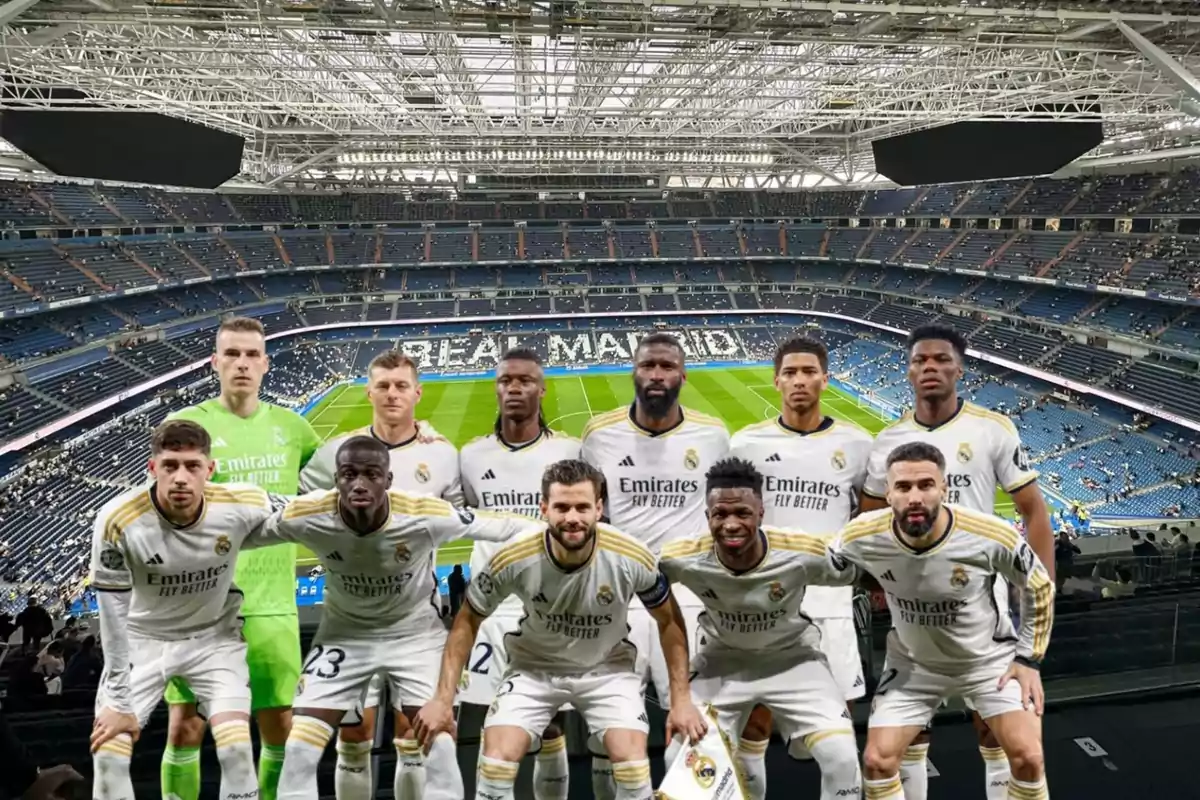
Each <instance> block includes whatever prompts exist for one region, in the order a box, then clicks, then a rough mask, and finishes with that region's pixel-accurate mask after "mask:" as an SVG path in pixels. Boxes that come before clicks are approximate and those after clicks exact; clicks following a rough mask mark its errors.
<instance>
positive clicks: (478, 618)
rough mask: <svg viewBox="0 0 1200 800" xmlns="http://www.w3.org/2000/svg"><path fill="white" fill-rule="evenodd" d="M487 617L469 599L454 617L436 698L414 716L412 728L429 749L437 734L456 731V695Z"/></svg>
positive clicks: (439, 676)
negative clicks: (476, 639)
mask: <svg viewBox="0 0 1200 800" xmlns="http://www.w3.org/2000/svg"><path fill="white" fill-rule="evenodd" d="M484 619H486V616H485V615H484V614H480V613H479V612H477V611H476V610H475V609H474V608H473V607H472V606H471V601H470V600H468V601H467V602H465V603H463V606H462V608H461V609H460V610H459V612H458V616H456V617H455V618H454V624H453V625H452V626H451V627H450V635H449V636H448V637H446V648H445V649H444V650H443V651H442V666H441V671H440V673H439V675H438V685H437V689H436V690H435V691H434V694H433V699H432V700H430V701H429V702H428V703H426V704H425V705H424V706H422V707H421V710H420V711H418V712H417V714H416V716H415V717H414V718H413V730H414V732H415V733H416V735H417V741H419V742H420V743H421V746H422V747H423V748H425V752H426V753H428V752H429V748H430V747H431V746H432V745H433V740H434V739H435V738H437V736H438V734H440V733H449V734H450V735H451V736H456V735H457V732H456V730H455V726H454V695H455V693H456V692H457V691H458V683H459V679H460V678H461V676H462V672H463V668H464V667H465V666H466V664H467V658H468V657H469V656H470V654H471V647H472V646H473V645H474V644H475V637H476V636H477V635H478V633H479V626H480V625H481V624H483V620H484Z"/></svg>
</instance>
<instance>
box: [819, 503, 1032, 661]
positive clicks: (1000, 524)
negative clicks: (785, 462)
mask: <svg viewBox="0 0 1200 800" xmlns="http://www.w3.org/2000/svg"><path fill="white" fill-rule="evenodd" d="M946 508H947V509H948V510H949V511H950V514H951V524H950V527H949V529H948V530H947V532H946V535H945V536H944V537H943V538H942V539H941V540H940V541H939V542H937V543H936V544H934V545H932V546H930V547H928V548H925V549H924V550H921V551H915V550H913V549H912V548H911V547H909V546H908V545H907V544H906V543H905V542H903V541H901V539H900V537H899V536H898V535H897V534H896V532H895V530H894V518H893V515H892V511H891V509H883V510H881V511H874V512H871V513H869V514H864V515H862V516H860V517H859V518H858V519H856V520H854V521H853V522H851V523H850V524H849V525H847V526H846V527H845V528H844V529H843V530H842V532H841V533H840V534H839V535H838V537H837V539H836V540H835V541H834V544H833V545H832V547H831V555H832V558H833V563H834V567H835V569H836V568H841V567H843V566H845V565H847V564H850V565H853V566H855V567H857V568H859V569H861V570H863V571H864V572H867V573H869V574H870V575H871V576H872V577H874V578H875V580H876V581H878V582H879V585H880V586H882V587H883V590H884V592H885V594H886V595H887V602H888V608H889V609H890V610H891V614H892V632H891V633H890V634H889V635H888V650H889V652H893V651H895V652H898V653H899V654H900V655H902V656H903V657H905V658H908V659H910V660H912V661H914V662H916V663H917V664H920V665H921V666H923V667H926V668H927V669H930V670H931V671H934V672H940V673H943V674H962V673H965V672H969V671H971V670H972V669H974V668H975V667H979V666H984V665H994V664H996V663H999V662H1003V661H1005V660H1012V659H1013V657H1015V656H1019V657H1022V658H1025V659H1028V660H1030V661H1032V662H1039V661H1041V659H1042V657H1043V656H1044V655H1045V653H1046V647H1047V646H1048V645H1049V643H1050V629H1051V627H1052V625H1053V621H1054V582H1053V581H1052V580H1050V576H1049V573H1047V572H1046V569H1045V567H1043V566H1042V562H1041V561H1039V560H1038V557H1037V555H1036V554H1035V553H1034V552H1033V548H1031V547H1030V546H1029V544H1028V543H1027V542H1026V541H1025V540H1024V539H1023V538H1021V536H1020V534H1018V533H1017V532H1016V530H1015V529H1014V528H1013V527H1012V526H1011V525H1009V524H1008V523H1007V522H1005V521H1004V520H1002V519H1000V518H998V517H995V516H992V515H990V514H981V513H979V512H978V511H974V510H972V509H969V508H966V507H964V506H953V505H947V506H946ZM1000 578H1004V579H1007V580H1008V581H1009V582H1010V583H1011V584H1012V585H1014V586H1016V587H1017V588H1018V589H1019V590H1020V591H1021V629H1020V630H1019V631H1016V630H1014V629H1013V623H1012V619H1011V618H1010V617H1009V615H1008V614H1007V613H1003V612H1001V611H1000V610H999V609H998V608H997V605H996V601H995V593H994V586H995V584H996V582H997V580H998V579H1000Z"/></svg>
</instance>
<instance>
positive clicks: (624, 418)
mask: <svg viewBox="0 0 1200 800" xmlns="http://www.w3.org/2000/svg"><path fill="white" fill-rule="evenodd" d="M682 411H683V421H682V422H680V423H679V424H678V425H676V426H675V427H674V428H671V429H670V430H668V431H664V432H662V433H652V432H650V431H647V430H645V429H644V428H642V427H641V426H639V425H638V424H637V423H635V422H634V421H633V407H632V406H630V407H628V408H618V409H614V410H613V411H609V412H608V413H606V414H600V415H599V416H595V417H592V419H591V420H590V421H589V422H588V424H587V427H586V428H585V429H584V431H583V460H584V461H587V462H588V463H589V464H591V465H592V466H594V467H596V468H597V469H599V470H600V471H601V472H603V473H604V479H605V483H606V484H607V487H606V488H607V493H608V502H607V504H606V506H605V510H606V511H607V512H608V519H609V521H611V522H612V524H613V525H614V526H615V527H617V528H619V529H620V530H623V531H625V532H627V533H628V534H629V535H630V536H634V537H636V538H638V539H640V540H641V541H642V542H643V543H644V544H645V545H646V546H647V547H649V548H650V550H651V551H653V552H655V553H657V552H659V551H660V550H662V547H663V545H664V544H666V543H667V542H669V541H671V540H673V539H677V538H679V537H681V536H690V535H693V534H694V533H695V531H698V530H704V529H706V528H707V527H708V524H707V522H706V516H705V502H704V474H705V473H706V472H708V469H709V468H710V467H711V466H712V465H713V464H714V463H716V462H717V461H720V460H721V459H722V458H725V457H726V456H727V455H729V432H728V431H727V430H726V428H725V423H724V422H722V421H721V420H719V419H717V418H716V417H710V416H708V415H707V414H701V413H699V412H697V411H692V410H691V409H682Z"/></svg>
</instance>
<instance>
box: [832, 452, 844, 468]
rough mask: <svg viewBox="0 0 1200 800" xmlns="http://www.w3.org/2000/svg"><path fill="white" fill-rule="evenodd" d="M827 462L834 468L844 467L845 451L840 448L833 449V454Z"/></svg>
mask: <svg viewBox="0 0 1200 800" xmlns="http://www.w3.org/2000/svg"><path fill="white" fill-rule="evenodd" d="M829 463H830V464H832V465H833V468H834V469H839V470H840V469H845V468H846V453H845V452H844V451H842V450H834V451H833V455H832V456H830V458H829Z"/></svg>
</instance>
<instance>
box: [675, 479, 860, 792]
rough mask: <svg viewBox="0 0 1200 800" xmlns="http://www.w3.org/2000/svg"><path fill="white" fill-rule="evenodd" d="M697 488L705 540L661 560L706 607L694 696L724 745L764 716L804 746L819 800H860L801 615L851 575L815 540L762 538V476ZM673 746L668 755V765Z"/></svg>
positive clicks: (823, 669)
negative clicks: (814, 767)
mask: <svg viewBox="0 0 1200 800" xmlns="http://www.w3.org/2000/svg"><path fill="white" fill-rule="evenodd" d="M706 478H707V484H708V485H707V492H708V497H707V504H708V524H709V534H708V535H706V536H700V537H697V538H694V539H683V540H679V541H675V542H671V543H670V544H668V545H666V546H665V547H664V548H663V552H662V570H663V573H664V574H666V576H667V577H668V578H670V579H671V581H672V582H675V583H682V584H683V585H684V586H687V587H688V588H690V589H691V590H692V591H694V592H695V593H696V594H697V595H698V596H699V597H700V599H701V600H703V601H704V606H705V610H704V612H703V613H702V614H701V615H700V630H701V637H700V641H701V644H700V647H699V649H698V651H697V653H696V655H695V656H694V658H693V659H692V674H693V679H692V696H693V697H694V698H696V702H697V703H699V704H702V705H703V704H705V703H707V704H711V705H712V706H713V707H714V708H715V709H716V711H717V718H718V721H719V724H720V726H721V728H722V730H724V731H725V732H726V733H727V734H728V735H729V736H730V737H733V738H736V737H737V736H738V734H739V733H740V732H741V731H742V729H743V728H744V727H745V725H746V720H747V719H749V717H750V714H751V712H752V711H753V709H754V708H755V707H756V706H759V705H761V706H764V707H766V708H767V709H768V710H769V711H770V712H771V713H772V715H773V716H774V719H775V722H776V725H777V726H778V728H779V732H780V733H781V734H782V735H783V737H784V739H785V740H786V741H788V742H789V743H791V744H799V743H801V742H803V744H804V746H805V748H806V749H807V751H808V752H809V753H811V754H812V756H813V758H814V759H815V760H816V761H817V763H818V764H819V765H820V767H821V798H822V800H835V798H841V797H857V796H858V795H859V793H860V792H861V791H862V773H861V772H860V771H859V766H858V745H857V743H856V742H855V739H854V726H853V724H852V723H851V721H850V719H849V712H848V711H847V709H846V704H845V701H844V699H843V693H842V691H841V689H840V688H839V686H838V683H837V681H836V680H835V679H834V677H833V674H832V673H831V672H830V670H829V664H828V662H827V661H826V659H825V657H824V655H822V653H821V651H820V631H819V630H818V629H817V628H816V627H815V626H814V625H813V624H812V623H811V622H810V621H809V620H808V619H807V618H806V617H805V616H804V615H803V614H801V613H800V606H801V602H802V601H803V600H804V592H805V589H806V588H807V587H808V586H810V585H826V586H841V585H847V584H849V583H851V582H853V581H854V579H855V577H856V575H857V571H856V570H854V569H853V568H847V569H842V570H836V569H834V568H833V566H832V560H831V559H830V557H829V554H828V551H827V548H826V545H825V542H824V540H823V539H821V538H819V537H817V536H811V535H808V534H805V533H801V532H799V531H786V530H780V529H775V528H763V527H762V518H763V499H762V487H763V476H762V474H760V473H759V471H758V470H757V469H755V468H754V465H753V464H751V463H750V462H748V461H743V460H741V459H736V458H730V459H725V460H723V461H719V462H717V463H716V464H715V465H713V467H712V469H710V470H709V471H708V474H707V476H706ZM680 745H681V742H679V741H678V740H676V741H673V742H671V744H670V745H669V746H668V750H667V758H666V761H667V764H671V763H673V762H674V760H675V752H676V748H678V747H679V746H680Z"/></svg>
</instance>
